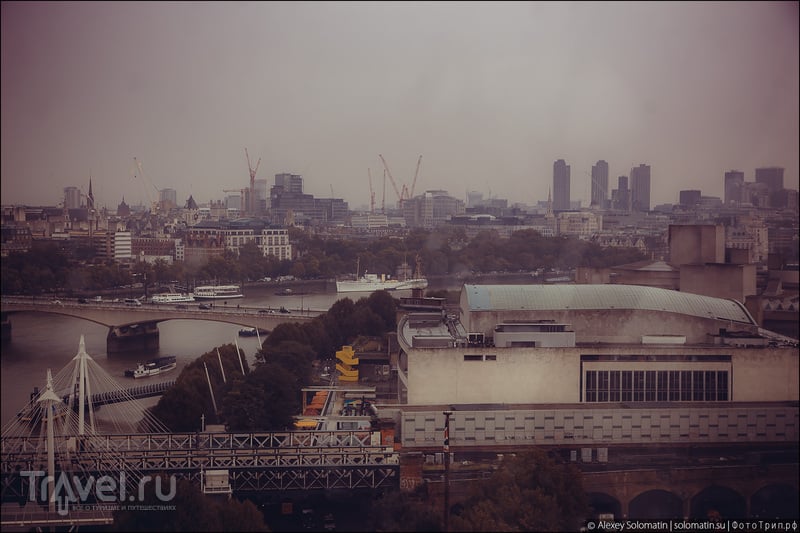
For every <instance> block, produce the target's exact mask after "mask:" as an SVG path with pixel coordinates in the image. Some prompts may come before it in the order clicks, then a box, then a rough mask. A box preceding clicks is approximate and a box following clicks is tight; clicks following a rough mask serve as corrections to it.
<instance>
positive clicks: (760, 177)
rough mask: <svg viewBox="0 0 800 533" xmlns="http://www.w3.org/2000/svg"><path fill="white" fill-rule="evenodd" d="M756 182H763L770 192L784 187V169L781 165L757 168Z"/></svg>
mask: <svg viewBox="0 0 800 533" xmlns="http://www.w3.org/2000/svg"><path fill="white" fill-rule="evenodd" d="M756 183H763V184H765V185H766V186H767V189H769V192H774V191H780V190H781V189H783V169H782V168H781V167H767V168H757V169H756Z"/></svg>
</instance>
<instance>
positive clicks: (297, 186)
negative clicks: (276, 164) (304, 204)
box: [275, 173, 303, 194]
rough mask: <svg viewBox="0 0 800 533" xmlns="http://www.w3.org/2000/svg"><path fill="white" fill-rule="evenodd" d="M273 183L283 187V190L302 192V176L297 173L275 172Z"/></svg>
mask: <svg viewBox="0 0 800 533" xmlns="http://www.w3.org/2000/svg"><path fill="white" fill-rule="evenodd" d="M275 185H276V186H278V187H283V192H290V193H295V194H303V176H300V175H299V174H286V173H284V174H275Z"/></svg>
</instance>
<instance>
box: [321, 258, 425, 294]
mask: <svg viewBox="0 0 800 533" xmlns="http://www.w3.org/2000/svg"><path fill="white" fill-rule="evenodd" d="M419 263H420V260H419V258H417V271H416V272H415V273H414V277H413V278H410V279H404V280H400V279H392V278H389V277H388V276H386V275H380V276H379V275H378V274H369V273H367V272H364V275H363V276H361V277H358V267H359V264H360V261H357V262H356V279H355V280H341V281H337V282H336V292H373V291H398V290H404V289H425V288H427V286H428V280H427V279H425V278H423V277H422V276H421V275H420V274H419V270H420V264H419ZM404 264H405V263H404Z"/></svg>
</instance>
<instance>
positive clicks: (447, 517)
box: [442, 411, 453, 531]
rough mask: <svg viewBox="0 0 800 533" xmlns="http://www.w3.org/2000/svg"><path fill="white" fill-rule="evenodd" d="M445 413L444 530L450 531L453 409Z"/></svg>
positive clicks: (443, 444)
mask: <svg viewBox="0 0 800 533" xmlns="http://www.w3.org/2000/svg"><path fill="white" fill-rule="evenodd" d="M442 414H443V415H444V442H443V443H442V451H443V452H444V530H445V531H450V415H452V414H453V411H442Z"/></svg>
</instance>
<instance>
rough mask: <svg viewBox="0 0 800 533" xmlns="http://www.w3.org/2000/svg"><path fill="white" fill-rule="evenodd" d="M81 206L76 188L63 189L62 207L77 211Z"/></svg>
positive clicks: (79, 191) (79, 193) (78, 190)
mask: <svg viewBox="0 0 800 533" xmlns="http://www.w3.org/2000/svg"><path fill="white" fill-rule="evenodd" d="M80 206H81V190H80V189H79V188H77V187H64V207H65V208H67V209H78V208H79V207H80Z"/></svg>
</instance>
